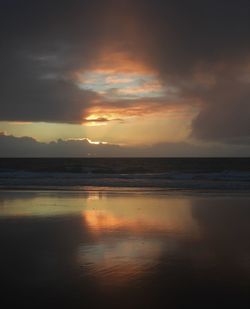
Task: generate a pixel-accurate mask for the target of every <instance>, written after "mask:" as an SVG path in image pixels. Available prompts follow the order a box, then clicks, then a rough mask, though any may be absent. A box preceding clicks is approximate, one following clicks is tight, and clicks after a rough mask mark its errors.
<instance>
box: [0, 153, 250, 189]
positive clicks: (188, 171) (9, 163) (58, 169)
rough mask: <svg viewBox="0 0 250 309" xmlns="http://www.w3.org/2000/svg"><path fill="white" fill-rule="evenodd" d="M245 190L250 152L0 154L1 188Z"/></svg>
mask: <svg viewBox="0 0 250 309" xmlns="http://www.w3.org/2000/svg"><path fill="white" fill-rule="evenodd" d="M67 187H71V189H72V190H73V189H74V190H84V189H86V187H87V189H88V190H90V189H91V188H92V189H94V188H96V187H103V188H104V187H106V188H115V187H127V188H143V187H144V188H158V189H164V190H167V189H170V190H173V189H177V190H179V189H181V190H229V191H232V190H233V191H235V190H238V191H239V190H243V191H245V190H249V189H250V159H249V158H77V159H74V158H54V159H39V158H37V159H28V158H27V159H0V188H33V189H34V188H35V189H39V188H40V189H49V188H50V189H65V188H67Z"/></svg>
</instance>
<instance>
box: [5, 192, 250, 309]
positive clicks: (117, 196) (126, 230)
mask: <svg viewBox="0 0 250 309" xmlns="http://www.w3.org/2000/svg"><path fill="white" fill-rule="evenodd" d="M249 223H250V195H249V194H247V193H244V194H241V193H234V194H228V193H226V192H224V193H222V192H219V193H218V192H217V193H215V194H213V195H211V194H210V193H192V194H187V195H186V194H179V193H178V192H171V193H170V192H169V193H166V192H162V191H160V192H156V191H154V190H153V191H150V190H147V191H144V190H137V191H136V192H129V191H127V190H122V189H121V190H119V191H108V192H107V191H103V190H99V191H98V190H96V191H84V192H82V191H52V190H50V191H42V190H40V191H35V190H31V191H28V190H23V191H21V190H17V191H11V190H7V191H4V190H2V191H0V248H1V254H0V273H1V298H0V300H1V308H13V307H14V308H28V307H30V308H189V307H191V308H222V307H223V306H225V308H229V307H233V308H249V303H250V293H249V292H250V242H249V235H250V224H249Z"/></svg>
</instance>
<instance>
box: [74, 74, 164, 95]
mask: <svg viewBox="0 0 250 309" xmlns="http://www.w3.org/2000/svg"><path fill="white" fill-rule="evenodd" d="M78 86H79V87H80V88H81V89H85V90H92V91H95V92H97V93H99V94H100V95H103V96H105V97H106V98H107V99H111V100H112V99H139V98H143V97H148V98H150V97H151V98H158V97H162V96H164V94H165V89H164V87H163V86H162V84H161V83H160V82H159V81H158V80H157V78H156V77H155V76H154V75H144V74H143V75H142V74H138V73H115V74H110V72H105V71H104V72H102V71H101V72H100V71H87V72H85V73H84V74H82V75H81V76H80V79H79V82H78Z"/></svg>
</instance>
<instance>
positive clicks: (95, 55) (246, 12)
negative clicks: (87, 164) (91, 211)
mask: <svg viewBox="0 0 250 309" xmlns="http://www.w3.org/2000/svg"><path fill="white" fill-rule="evenodd" d="M0 6H1V8H0V25H1V26H0V35H1V47H0V67H1V75H0V84H1V88H0V89H1V91H0V156H2V157H3V156H4V157H11V156H73V157H74V156H161V157H162V156H163V157H165V156H166V157H168V156H179V157H185V156H250V2H249V1H245V0H244V1H243V0H238V1H229V0H227V1H226V0H220V1H218V0H217V1H214V0H209V1H208V0H203V1H198V0H189V1H180V0H164V1H163V0H91V1H87V0H68V1H64V0H60V1H59V0H43V1H32V0H2V1H1V3H0Z"/></svg>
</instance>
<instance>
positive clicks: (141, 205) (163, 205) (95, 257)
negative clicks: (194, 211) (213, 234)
mask: <svg viewBox="0 0 250 309" xmlns="http://www.w3.org/2000/svg"><path fill="white" fill-rule="evenodd" d="M190 209H191V205H190V204H189V200H188V199H175V198H170V197H167V198H166V196H165V197H160V196H155V197H153V196H145V197H144V196H136V195H135V196H133V197H131V195H129V196H127V195H124V196H113V197H108V198H107V197H105V196H102V198H101V199H98V198H94V199H92V198H90V199H88V200H87V206H86V208H85V210H84V211H83V212H82V217H83V224H84V226H85V228H86V227H87V229H88V232H89V233H90V234H91V235H92V236H94V238H93V239H94V243H95V244H94V245H93V246H91V247H89V246H88V247H87V248H86V247H84V246H82V247H81V248H80V249H79V259H80V263H81V264H82V265H88V266H87V269H88V270H89V271H90V273H91V275H93V276H96V278H97V280H98V282H99V283H100V284H103V285H104V286H107V285H108V286H111V287H112V288H113V287H115V286H117V285H118V286H119V284H126V283H129V282H130V280H134V279H138V278H139V277H141V276H143V275H144V274H145V273H147V271H148V269H151V268H152V267H154V266H155V265H156V264H157V263H158V261H159V258H160V256H161V254H162V253H163V251H166V250H167V251H169V252H170V253H171V252H172V251H174V250H175V249H176V242H175V241H173V239H181V238H182V237H187V236H188V235H189V236H188V237H192V238H196V237H198V236H199V235H198V233H197V231H198V227H197V225H196V222H195V221H194V220H193V218H192V215H191V212H190ZM168 234H169V235H172V236H171V237H170V238H169V239H168V238H167V237H166V235H168ZM162 235H165V237H164V238H163V237H162ZM173 235H174V237H173Z"/></svg>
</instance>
